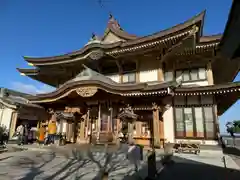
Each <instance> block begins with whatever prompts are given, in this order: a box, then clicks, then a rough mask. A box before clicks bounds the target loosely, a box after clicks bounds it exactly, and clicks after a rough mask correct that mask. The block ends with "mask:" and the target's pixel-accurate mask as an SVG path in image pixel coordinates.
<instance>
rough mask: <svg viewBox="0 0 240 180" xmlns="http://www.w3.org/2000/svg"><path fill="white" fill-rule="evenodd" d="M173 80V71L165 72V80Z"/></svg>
mask: <svg viewBox="0 0 240 180" xmlns="http://www.w3.org/2000/svg"><path fill="white" fill-rule="evenodd" d="M172 80H173V72H172V71H166V72H164V81H172Z"/></svg>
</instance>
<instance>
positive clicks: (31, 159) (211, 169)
mask: <svg viewBox="0 0 240 180" xmlns="http://www.w3.org/2000/svg"><path fill="white" fill-rule="evenodd" d="M72 148H73V147H72ZM28 149H29V150H26V151H21V152H7V153H2V154H0V179H1V180H42V179H46V180H68V179H69V180H70V179H84V180H85V179H86V180H87V179H97V178H96V177H97V175H98V173H99V167H100V166H102V165H103V164H104V162H105V160H106V158H105V156H104V153H103V152H101V151H102V149H101V148H100V149H95V151H92V152H93V155H92V156H90V155H89V154H87V153H86V151H84V147H82V148H81V149H82V150H79V149H78V151H77V152H78V153H75V154H71V152H72V149H71V148H70V146H65V147H59V148H55V149H54V148H50V147H46V148H38V147H37V146H36V147H34V146H29V147H28ZM145 153H146V152H145ZM161 155H162V154H161V151H158V152H157V160H158V162H159V161H160V158H161ZM222 156H223V153H222V152H218V151H215V152H211V151H204V152H201V153H200V155H194V154H175V155H174V157H173V159H174V161H175V163H174V165H172V166H169V167H167V168H165V169H163V171H162V173H161V174H160V177H159V179H161V180H168V179H175V178H176V177H178V179H185V180H188V179H189V180H192V179H194V180H203V179H204V180H215V179H216V180H222V179H223V180H226V179H231V180H235V179H236V180H239V177H240V171H239V167H238V166H237V165H236V163H234V161H233V160H232V158H231V157H230V156H226V161H227V168H230V169H225V168H223V167H224V165H223V162H222V159H221V158H222ZM139 167H140V171H139V172H138V174H136V173H135V172H134V165H133V164H130V163H129V161H128V160H127V159H126V154H125V153H123V152H122V151H121V150H119V151H115V153H114V154H113V157H112V158H111V161H110V163H109V164H108V166H107V168H108V169H110V178H109V179H115V180H120V179H123V180H127V179H129V180H130V179H139V177H141V179H144V178H145V177H146V176H147V166H146V159H144V161H143V162H141V164H140V165H139ZM158 168H161V164H160V163H158Z"/></svg>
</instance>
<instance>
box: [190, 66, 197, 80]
mask: <svg viewBox="0 0 240 180" xmlns="http://www.w3.org/2000/svg"><path fill="white" fill-rule="evenodd" d="M190 77H191V80H193V81H195V80H198V69H192V70H191V71H190Z"/></svg>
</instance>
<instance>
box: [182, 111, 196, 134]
mask: <svg viewBox="0 0 240 180" xmlns="http://www.w3.org/2000/svg"><path fill="white" fill-rule="evenodd" d="M184 121H185V129H186V137H193V136H194V134H193V113H192V108H184Z"/></svg>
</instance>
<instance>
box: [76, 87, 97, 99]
mask: <svg viewBox="0 0 240 180" xmlns="http://www.w3.org/2000/svg"><path fill="white" fill-rule="evenodd" d="M97 90H98V89H97V87H81V88H78V89H76V92H77V94H78V95H80V96H82V97H92V96H94V94H96V93H97Z"/></svg>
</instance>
